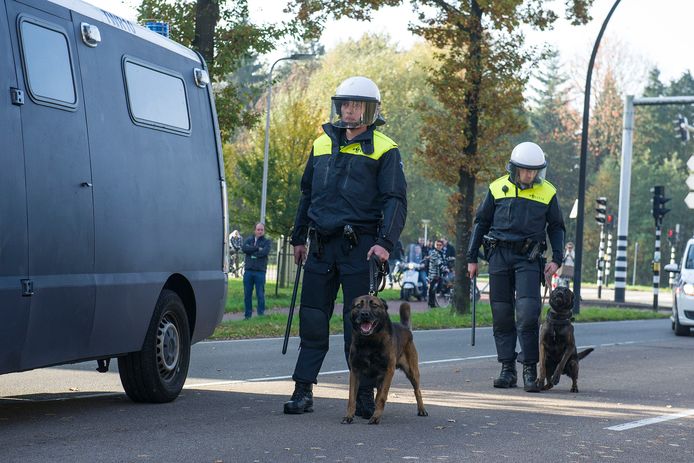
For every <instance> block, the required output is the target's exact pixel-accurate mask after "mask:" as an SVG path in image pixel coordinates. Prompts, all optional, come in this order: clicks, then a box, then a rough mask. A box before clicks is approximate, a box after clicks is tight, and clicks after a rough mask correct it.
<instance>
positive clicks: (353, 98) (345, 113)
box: [330, 76, 384, 129]
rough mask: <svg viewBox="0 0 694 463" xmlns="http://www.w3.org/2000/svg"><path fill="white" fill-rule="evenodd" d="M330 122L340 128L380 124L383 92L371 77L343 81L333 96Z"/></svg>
mask: <svg viewBox="0 0 694 463" xmlns="http://www.w3.org/2000/svg"><path fill="white" fill-rule="evenodd" d="M331 100H332V105H331V111H330V123H331V124H332V125H333V126H335V127H339V128H347V129H354V128H357V127H361V126H369V125H371V124H374V123H375V124H376V125H380V124H379V122H380V123H383V122H384V121H383V119H381V118H380V117H379V116H380V110H381V92H379V91H378V87H377V86H376V84H374V83H373V81H372V80H371V79H367V78H366V77H361V76H356V77H350V78H349V79H347V80H345V81H343V82H342V83H341V84H340V85H339V86H338V87H337V90H335V96H333V97H332V98H331Z"/></svg>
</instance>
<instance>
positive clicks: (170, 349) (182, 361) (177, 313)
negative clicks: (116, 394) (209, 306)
mask: <svg viewBox="0 0 694 463" xmlns="http://www.w3.org/2000/svg"><path fill="white" fill-rule="evenodd" d="M189 364H190V328H189V326H188V315H187V314H186V310H185V307H184V305H183V301H181V298H180V297H179V296H178V294H176V293H175V292H173V291H170V290H168V289H165V290H163V291H162V292H161V294H160V295H159V299H158V300H157V305H156V306H155V308H154V315H152V320H151V321H150V323H149V328H148V330H147V335H146V336H145V342H144V344H143V346H142V350H141V351H140V352H131V353H130V354H128V355H126V356H124V357H119V358H118V371H119V373H120V380H121V383H122V384H123V389H125V393H126V394H127V395H128V397H130V399H131V400H133V401H134V402H151V403H163V402H171V401H172V400H174V399H175V398H176V397H178V394H179V393H180V392H181V389H182V388H183V383H185V381H186V376H187V375H188V365H189Z"/></svg>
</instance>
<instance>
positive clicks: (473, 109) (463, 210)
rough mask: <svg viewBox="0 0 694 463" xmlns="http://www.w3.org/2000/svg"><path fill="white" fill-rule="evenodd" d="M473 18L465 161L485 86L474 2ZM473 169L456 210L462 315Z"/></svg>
mask: <svg viewBox="0 0 694 463" xmlns="http://www.w3.org/2000/svg"><path fill="white" fill-rule="evenodd" d="M470 6H471V10H470V16H469V19H468V21H467V25H466V29H467V30H468V31H470V46H469V48H468V49H467V53H466V54H467V56H466V57H465V61H466V70H465V71H466V73H468V75H469V76H470V86H469V87H468V88H467V90H466V91H465V107H466V108H467V109H468V112H467V121H466V124H465V138H466V141H467V144H466V146H465V148H464V149H463V158H464V159H470V158H472V157H473V156H474V155H475V154H477V141H478V140H477V139H478V136H479V99H480V88H481V83H482V10H481V8H480V6H479V4H478V3H477V0H472V1H471V5H470ZM471 170H472V169H471V168H470V167H468V166H463V167H462V168H461V169H460V173H459V176H460V177H459V180H458V193H459V195H460V200H459V203H458V204H457V210H456V249H457V253H458V255H457V256H456V257H457V258H456V263H455V274H456V279H455V292H454V298H453V308H454V309H455V311H456V312H457V313H459V314H466V313H469V312H470V294H471V292H470V279H469V278H468V277H467V259H466V258H465V252H466V250H467V246H468V243H469V241H470V231H471V230H472V215H473V212H472V207H473V205H474V201H475V180H476V178H475V175H474V174H472V173H470V171H471Z"/></svg>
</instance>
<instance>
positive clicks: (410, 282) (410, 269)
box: [400, 262, 424, 301]
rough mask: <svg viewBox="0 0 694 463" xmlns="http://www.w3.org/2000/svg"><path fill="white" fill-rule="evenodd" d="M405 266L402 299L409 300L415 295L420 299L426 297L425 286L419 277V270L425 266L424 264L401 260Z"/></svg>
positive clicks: (401, 290) (401, 285)
mask: <svg viewBox="0 0 694 463" xmlns="http://www.w3.org/2000/svg"><path fill="white" fill-rule="evenodd" d="M400 264H401V265H402V266H403V268H404V271H403V274H402V281H401V282H400V287H401V289H400V299H402V300H404V301H409V300H410V298H411V297H415V298H416V299H417V300H418V301H421V300H422V299H423V298H424V287H423V284H422V281H420V279H419V272H420V271H421V270H422V269H423V268H424V264H423V263H420V264H415V263H414V262H407V263H405V262H401V263H400Z"/></svg>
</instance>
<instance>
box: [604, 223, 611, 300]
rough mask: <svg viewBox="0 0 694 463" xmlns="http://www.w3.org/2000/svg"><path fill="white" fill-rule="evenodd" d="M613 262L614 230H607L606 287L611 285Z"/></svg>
mask: <svg viewBox="0 0 694 463" xmlns="http://www.w3.org/2000/svg"><path fill="white" fill-rule="evenodd" d="M611 264H612V232H611V231H609V230H608V231H607V249H606V250H605V276H604V277H603V280H604V282H605V288H609V287H610V267H611Z"/></svg>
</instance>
